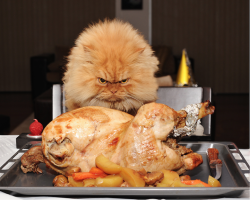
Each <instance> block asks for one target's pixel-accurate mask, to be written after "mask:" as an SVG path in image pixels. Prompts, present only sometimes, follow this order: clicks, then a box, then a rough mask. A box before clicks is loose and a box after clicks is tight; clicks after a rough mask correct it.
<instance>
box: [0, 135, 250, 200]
mask: <svg viewBox="0 0 250 200" xmlns="http://www.w3.org/2000/svg"><path fill="white" fill-rule="evenodd" d="M16 137H17V135H0V166H2V165H3V164H4V163H5V162H6V161H7V160H8V159H9V158H10V157H11V156H13V155H14V154H15V153H16V152H17V151H18V149H17V148H16ZM240 151H241V153H242V155H243V156H244V158H245V159H246V160H247V162H248V163H249V165H250V149H241V150H240ZM239 198H240V199H244V200H249V190H248V191H245V192H243V194H242V195H241V196H240V197H238V198H220V199H222V200H229V199H232V200H233V199H239ZM0 199H1V200H5V199H6V200H7V199H10V200H34V199H38V200H52V199H53V200H70V199H74V198H66V197H65V198H59V197H50V196H45V197H44V196H42V197H39V196H36V197H15V196H12V195H9V194H6V193H4V192H1V191H0ZM75 199H91V200H100V199H106V200H117V199H119V198H75ZM119 200H126V199H119Z"/></svg>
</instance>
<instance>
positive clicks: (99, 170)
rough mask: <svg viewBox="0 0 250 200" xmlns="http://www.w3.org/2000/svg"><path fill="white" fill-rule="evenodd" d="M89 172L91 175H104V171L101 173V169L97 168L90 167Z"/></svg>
mask: <svg viewBox="0 0 250 200" xmlns="http://www.w3.org/2000/svg"><path fill="white" fill-rule="evenodd" d="M89 172H90V173H92V174H105V172H104V171H102V170H101V169H99V168H97V167H92V168H91V169H90V171H89Z"/></svg>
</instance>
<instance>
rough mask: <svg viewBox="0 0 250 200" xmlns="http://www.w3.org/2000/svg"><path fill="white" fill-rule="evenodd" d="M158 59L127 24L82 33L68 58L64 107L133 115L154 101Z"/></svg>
mask: <svg viewBox="0 0 250 200" xmlns="http://www.w3.org/2000/svg"><path fill="white" fill-rule="evenodd" d="M158 63H159V61H158V59H157V58H156V57H155V56H154V54H153V51H152V49H151V46H150V45H149V44H148V43H147V42H146V40H145V39H144V38H143V36H142V35H141V34H139V33H138V31H137V30H135V29H134V28H133V27H132V26H131V25H130V24H129V23H125V22H122V21H119V20H112V21H109V20H105V21H104V22H99V23H97V24H95V25H92V26H90V27H88V28H87V29H85V30H84V31H83V32H82V33H81V34H80V35H79V37H78V38H77V40H76V42H75V46H74V47H73V48H72V49H71V53H70V55H69V56H68V63H67V65H66V71H65V74H64V78H63V82H64V89H65V94H66V95H65V96H66V102H65V104H66V107H67V109H68V111H69V110H73V109H76V108H79V107H83V106H102V107H108V108H113V109H118V110H122V111H125V112H128V113H131V114H133V113H135V112H136V111H137V110H138V109H139V108H140V107H141V106H142V105H143V104H145V103H149V102H153V101H155V100H156V98H157V89H158V85H157V81H156V78H155V77H154V74H155V72H156V71H157V70H158V66H157V65H158Z"/></svg>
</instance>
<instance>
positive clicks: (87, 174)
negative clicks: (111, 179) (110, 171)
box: [72, 172, 107, 181]
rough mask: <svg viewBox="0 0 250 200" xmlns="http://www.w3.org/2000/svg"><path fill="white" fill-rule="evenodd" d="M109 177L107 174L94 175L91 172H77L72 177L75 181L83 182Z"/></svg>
mask: <svg viewBox="0 0 250 200" xmlns="http://www.w3.org/2000/svg"><path fill="white" fill-rule="evenodd" d="M105 176H107V175H106V174H92V173H90V172H77V173H73V174H72V177H73V179H74V180H75V181H81V180H84V179H87V178H98V177H101V178H103V177H105Z"/></svg>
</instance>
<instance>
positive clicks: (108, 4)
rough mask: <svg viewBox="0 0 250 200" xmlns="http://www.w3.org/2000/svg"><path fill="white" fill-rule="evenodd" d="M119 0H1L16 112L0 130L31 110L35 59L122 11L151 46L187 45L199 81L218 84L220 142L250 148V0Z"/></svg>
mask: <svg viewBox="0 0 250 200" xmlns="http://www.w3.org/2000/svg"><path fill="white" fill-rule="evenodd" d="M131 2H134V3H137V2H138V1H136V0H134V1H131ZM139 2H140V1H139ZM121 4H122V3H121V0H105V1H103V0H91V1H90V0H7V1H6V0H0V15H1V16H0V30H1V31H0V47H1V48H0V115H3V116H9V117H10V127H9V128H8V130H7V131H6V130H5V132H2V134H10V133H11V132H12V131H13V130H14V129H15V128H16V127H17V126H18V125H19V124H20V123H21V122H22V121H23V120H24V119H25V118H27V117H28V116H29V115H30V114H31V113H32V112H33V101H34V99H33V98H32V82H31V68H30V59H31V57H33V56H37V55H41V54H47V53H52V54H53V53H54V52H55V48H56V47H58V46H65V47H71V46H73V44H74V41H75V39H76V38H77V36H78V35H79V33H80V32H82V31H83V30H84V28H86V27H87V26H88V25H89V24H91V23H95V22H98V21H99V20H103V19H105V18H109V19H114V18H116V17H118V18H122V19H124V20H127V21H129V22H130V23H132V24H133V25H134V26H135V28H138V29H139V31H141V32H142V33H143V34H144V35H145V38H146V39H147V40H148V41H149V43H150V44H151V45H158V46H161V45H164V46H167V47H169V48H170V49H171V51H172V53H173V55H176V56H180V55H181V53H182V50H183V49H184V48H185V49H186V50H187V52H188V55H189V57H191V58H193V59H194V77H195V80H196V81H197V83H198V85H199V86H201V87H211V88H212V92H213V98H212V102H213V103H214V104H215V106H216V116H215V122H214V126H215V127H214V131H215V140H219V141H235V143H236V144H237V145H238V146H239V147H242V148H249V1H248V0H220V1H218V0H202V1H201V0H185V1H183V0H143V1H142V8H139V9H135V10H127V9H126V8H123V9H122V6H121ZM145 9H146V11H145ZM126 12H127V13H126Z"/></svg>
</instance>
